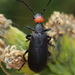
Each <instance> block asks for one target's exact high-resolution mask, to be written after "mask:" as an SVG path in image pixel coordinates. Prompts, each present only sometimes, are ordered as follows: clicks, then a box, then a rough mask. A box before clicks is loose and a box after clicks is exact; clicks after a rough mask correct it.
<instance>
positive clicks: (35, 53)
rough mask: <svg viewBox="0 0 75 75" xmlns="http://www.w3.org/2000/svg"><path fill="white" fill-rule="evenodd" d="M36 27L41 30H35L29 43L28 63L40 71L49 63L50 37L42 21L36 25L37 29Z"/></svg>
mask: <svg viewBox="0 0 75 75" xmlns="http://www.w3.org/2000/svg"><path fill="white" fill-rule="evenodd" d="M36 29H37V30H39V31H35V33H34V34H32V35H31V40H30V44H29V49H28V51H29V54H28V65H29V67H30V69H31V70H33V71H34V72H40V71H42V70H43V69H44V67H45V66H46V63H47V56H48V47H47V42H48V41H47V40H48V39H47V35H46V34H45V33H44V29H43V26H42V24H41V23H38V24H37V25H36V27H35V30H36Z"/></svg>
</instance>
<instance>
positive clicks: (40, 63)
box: [18, 0, 51, 73]
mask: <svg viewBox="0 0 75 75" xmlns="http://www.w3.org/2000/svg"><path fill="white" fill-rule="evenodd" d="M18 1H19V2H21V3H23V4H24V5H25V6H27V7H28V8H29V9H30V10H31V11H32V13H33V16H34V22H35V23H36V26H35V28H31V27H29V26H27V28H28V29H30V30H32V31H34V33H33V34H32V35H27V36H26V38H27V39H28V41H29V40H30V43H29V49H28V50H27V51H26V52H25V53H24V55H23V58H24V60H25V61H26V59H25V57H24V56H25V54H26V53H27V52H28V65H29V68H30V69H31V70H32V71H34V72H36V73H39V72H41V71H42V70H43V69H44V68H45V66H46V63H47V58H48V44H49V41H50V39H51V37H49V36H48V35H47V34H46V33H45V32H46V31H49V30H50V29H44V27H43V24H42V22H44V17H43V16H42V15H43V13H44V11H45V10H46V9H47V7H48V5H49V4H50V2H51V0H49V1H48V3H47V5H46V7H45V8H44V9H43V11H42V13H37V14H36V13H35V12H34V11H33V9H32V8H31V7H30V6H29V5H28V4H27V3H26V2H24V1H22V0H18ZM50 45H51V44H50ZM24 64H25V63H24ZM24 64H23V65H22V66H21V67H20V69H21V68H22V67H23V66H24ZM20 69H19V70H20Z"/></svg>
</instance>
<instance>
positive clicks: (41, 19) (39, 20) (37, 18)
mask: <svg viewBox="0 0 75 75" xmlns="http://www.w3.org/2000/svg"><path fill="white" fill-rule="evenodd" d="M34 22H35V23H42V22H44V17H43V16H42V15H41V14H36V15H35V16H34Z"/></svg>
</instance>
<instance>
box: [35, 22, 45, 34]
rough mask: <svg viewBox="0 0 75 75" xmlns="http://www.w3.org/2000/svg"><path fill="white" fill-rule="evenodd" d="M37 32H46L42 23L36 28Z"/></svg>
mask: <svg viewBox="0 0 75 75" xmlns="http://www.w3.org/2000/svg"><path fill="white" fill-rule="evenodd" d="M35 32H36V33H43V32H44V27H43V24H42V23H37V24H36V27H35Z"/></svg>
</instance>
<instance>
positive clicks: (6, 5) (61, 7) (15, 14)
mask: <svg viewBox="0 0 75 75" xmlns="http://www.w3.org/2000/svg"><path fill="white" fill-rule="evenodd" d="M25 1H26V2H27V3H28V4H29V5H30V6H31V7H32V8H33V9H34V11H35V12H38V13H39V12H41V11H42V10H43V8H44V7H45V5H46V3H47V2H48V0H25ZM53 11H60V12H65V13H68V14H69V13H72V14H74V15H75V0H52V1H51V3H50V5H49V7H48V9H47V10H46V11H45V13H44V17H45V19H46V21H45V22H47V19H48V17H49V16H50V14H52V12H53ZM0 13H2V14H4V15H5V16H6V17H7V18H8V19H11V20H12V21H13V23H15V24H13V25H14V26H16V27H18V28H19V29H20V30H22V31H24V32H26V33H28V32H30V31H29V30H28V29H27V28H26V26H27V25H29V26H33V27H34V26H35V23H34V22H33V15H32V12H31V11H30V10H29V9H28V8H27V7H25V6H24V5H23V4H22V3H20V2H17V1H16V0H0Z"/></svg>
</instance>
